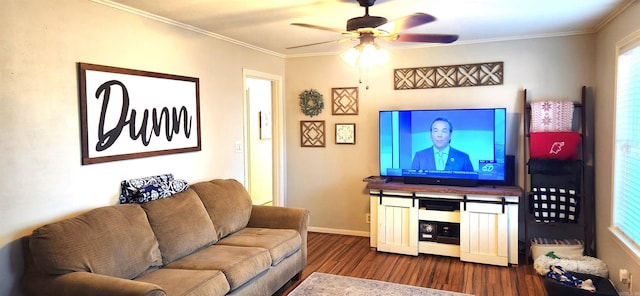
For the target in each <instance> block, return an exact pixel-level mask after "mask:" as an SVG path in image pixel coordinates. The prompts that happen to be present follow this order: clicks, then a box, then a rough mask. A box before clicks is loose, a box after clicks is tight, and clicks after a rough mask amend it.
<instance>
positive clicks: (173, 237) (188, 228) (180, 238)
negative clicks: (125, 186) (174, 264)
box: [141, 189, 218, 264]
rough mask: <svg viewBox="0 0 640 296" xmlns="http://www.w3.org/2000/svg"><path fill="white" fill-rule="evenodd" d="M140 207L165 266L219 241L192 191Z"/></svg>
mask: <svg viewBox="0 0 640 296" xmlns="http://www.w3.org/2000/svg"><path fill="white" fill-rule="evenodd" d="M141 206H142V208H143V209H144V210H145V211H146V212H147V216H149V223H151V228H152V229H153V232H154V233H155V234H156V237H157V238H158V243H159V244H160V251H161V252H162V262H163V263H164V264H167V263H169V262H171V261H173V260H176V259H178V258H181V257H184V256H186V255H188V254H191V253H192V252H194V251H196V250H198V249H200V248H202V247H205V246H208V245H211V244H213V243H215V242H216V241H217V239H218V237H217V235H216V230H215V227H214V226H213V223H212V222H211V219H209V215H207V211H206V210H205V208H204V206H203V205H202V202H201V201H200V198H198V195H197V194H196V193H195V192H194V191H193V190H191V189H187V190H186V191H184V192H180V193H178V194H174V195H172V196H170V197H167V198H163V199H158V200H154V201H151V202H148V203H143V204H141Z"/></svg>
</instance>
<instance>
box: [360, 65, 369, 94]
mask: <svg viewBox="0 0 640 296" xmlns="http://www.w3.org/2000/svg"><path fill="white" fill-rule="evenodd" d="M362 71H364V80H365V81H364V83H365V86H364V89H366V90H369V71H368V70H367V69H362V68H359V69H358V75H359V77H358V82H359V83H360V84H362V82H363V81H362V76H363V75H362Z"/></svg>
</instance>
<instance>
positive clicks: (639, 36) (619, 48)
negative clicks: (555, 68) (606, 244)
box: [609, 31, 640, 262]
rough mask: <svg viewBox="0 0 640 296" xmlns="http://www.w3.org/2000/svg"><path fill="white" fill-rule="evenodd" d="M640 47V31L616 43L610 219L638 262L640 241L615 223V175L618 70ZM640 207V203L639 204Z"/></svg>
mask: <svg viewBox="0 0 640 296" xmlns="http://www.w3.org/2000/svg"><path fill="white" fill-rule="evenodd" d="M635 49H640V31H636V32H635V33H633V34H630V35H629V36H627V37H626V38H624V39H622V40H621V41H619V42H617V43H616V52H615V69H614V74H615V82H614V107H613V108H614V110H613V111H614V116H613V118H614V120H613V133H614V139H613V149H612V150H613V153H612V154H611V155H612V157H611V164H612V167H611V218H610V221H609V223H610V224H609V231H610V232H611V233H612V234H613V235H614V237H615V238H616V239H617V242H618V243H619V244H620V245H621V246H622V247H623V248H624V249H625V250H626V251H627V252H628V253H629V254H630V255H631V256H633V257H634V259H635V260H636V261H637V262H640V241H637V242H636V241H634V240H633V239H631V238H630V237H629V236H627V235H626V234H625V233H624V232H623V231H622V230H621V229H619V228H618V227H617V226H616V225H615V218H616V215H615V213H616V196H615V184H616V175H615V171H616V168H615V164H616V152H617V147H616V145H617V120H618V118H617V115H618V114H617V110H618V83H619V77H618V71H619V63H620V61H619V60H620V56H621V55H623V54H625V53H626V52H629V51H632V50H635ZM638 207H639V209H640V205H639V206H638Z"/></svg>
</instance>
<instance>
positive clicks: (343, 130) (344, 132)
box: [336, 123, 356, 145]
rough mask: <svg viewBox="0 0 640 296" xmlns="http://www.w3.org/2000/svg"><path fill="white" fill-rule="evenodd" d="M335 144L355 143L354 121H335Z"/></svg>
mask: <svg viewBox="0 0 640 296" xmlns="http://www.w3.org/2000/svg"><path fill="white" fill-rule="evenodd" d="M336 144H347V145H355V144H356V124H355V123H336Z"/></svg>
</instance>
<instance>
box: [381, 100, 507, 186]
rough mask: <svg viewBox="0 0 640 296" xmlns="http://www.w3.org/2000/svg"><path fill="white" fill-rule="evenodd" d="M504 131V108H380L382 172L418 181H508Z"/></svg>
mask: <svg viewBox="0 0 640 296" xmlns="http://www.w3.org/2000/svg"><path fill="white" fill-rule="evenodd" d="M505 134H506V109H505V108H484V109H438V110H436V109H432V110H390V111H380V114H379V139H380V150H379V151H380V176H385V177H392V178H396V177H401V178H402V180H403V181H404V182H405V183H413V184H437V185H455V186H478V185H487V184H493V185H500V184H503V183H504V182H505V179H506V165H505V142H506V136H505Z"/></svg>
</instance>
